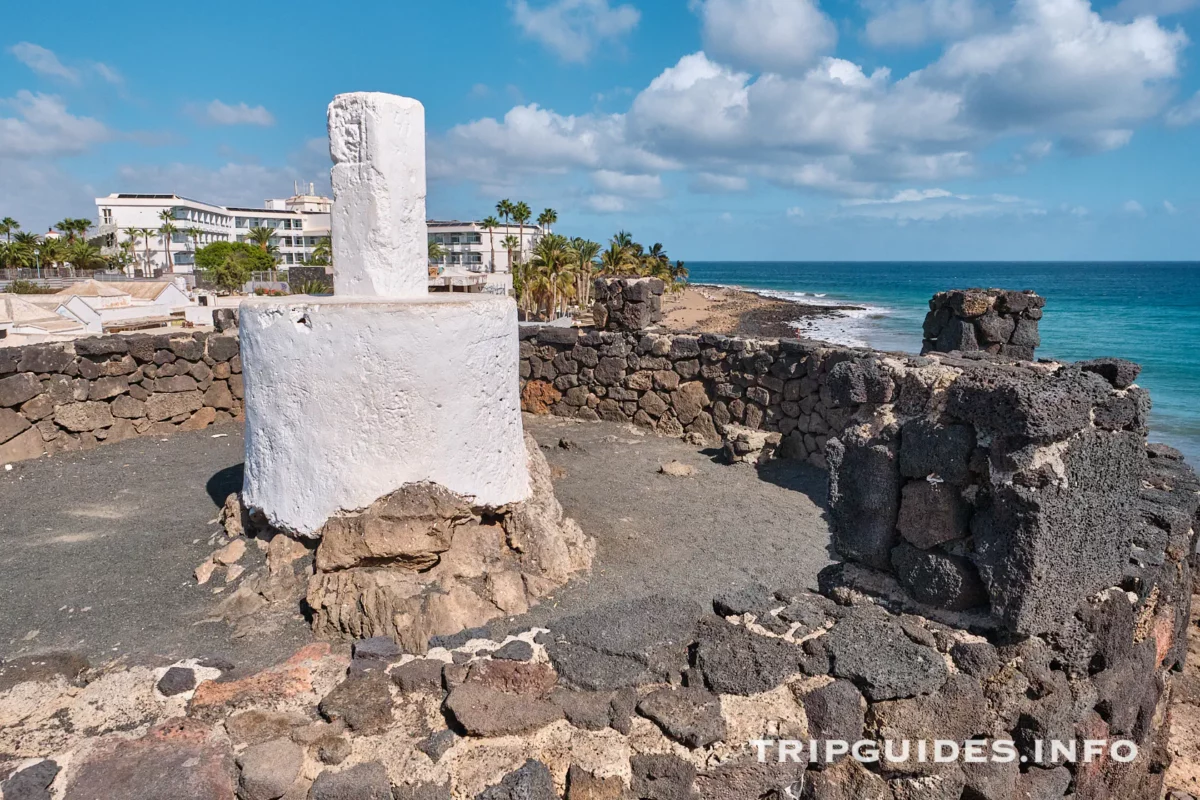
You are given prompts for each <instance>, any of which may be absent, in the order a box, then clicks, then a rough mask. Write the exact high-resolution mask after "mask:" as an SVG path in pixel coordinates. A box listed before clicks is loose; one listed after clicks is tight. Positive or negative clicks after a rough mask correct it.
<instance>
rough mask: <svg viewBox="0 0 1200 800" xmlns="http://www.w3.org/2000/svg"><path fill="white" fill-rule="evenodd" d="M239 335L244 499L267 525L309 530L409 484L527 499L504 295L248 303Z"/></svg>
mask: <svg viewBox="0 0 1200 800" xmlns="http://www.w3.org/2000/svg"><path fill="white" fill-rule="evenodd" d="M345 263H346V262H344V261H342V262H339V263H338V268H339V269H341V268H342V266H343V265H344V264H345ZM240 336H241V347H242V352H241V356H242V364H243V378H244V381H245V408H246V467H245V469H246V475H245V501H246V503H247V504H248V505H250V506H252V507H256V508H260V509H262V510H263V511H264V512H265V513H266V515H267V517H268V518H269V519H270V521H271V523H272V524H274V525H276V526H278V527H280V528H284V529H287V530H290V531H293V532H295V533H297V534H300V535H312V534H313V533H315V532H316V531H317V530H318V529H319V528H320V527H321V525H322V524H323V523H324V522H325V521H326V520H327V519H328V518H329V517H330V516H332V515H333V514H335V513H337V512H338V511H352V510H357V509H362V508H366V507H367V506H369V505H370V504H371V503H373V502H374V501H375V500H377V499H379V498H380V497H383V496H384V495H386V494H389V493H390V492H393V491H395V490H396V489H398V488H399V487H400V486H402V485H403V484H405V483H410V482H414V481H433V482H436V483H439V484H441V485H442V486H445V487H446V488H447V489H450V490H451V491H454V492H458V493H460V494H463V495H468V496H472V497H474V498H475V501H476V502H477V503H478V504H480V505H487V506H499V505H503V504H505V503H511V502H516V501H519V500H523V499H525V498H526V497H527V496H528V495H529V473H528V467H527V464H526V455H525V444H524V440H523V438H522V425H521V411H520V396H519V395H520V386H519V376H518V368H519V361H518V359H519V356H518V341H517V308H516V304H515V303H514V302H513V300H512V299H511V298H507V297H497V296H491V295H454V294H432V295H426V296H425V297H424V298H419V299H411V300H392V299H388V298H339V297H336V296H335V297H330V298H314V299H310V300H306V301H294V300H288V301H280V300H278V299H276V300H249V301H246V302H244V303H243V304H242V306H241V324H240Z"/></svg>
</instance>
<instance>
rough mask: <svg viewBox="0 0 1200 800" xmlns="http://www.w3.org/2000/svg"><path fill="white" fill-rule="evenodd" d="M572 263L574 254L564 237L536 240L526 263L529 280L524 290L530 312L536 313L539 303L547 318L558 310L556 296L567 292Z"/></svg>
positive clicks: (546, 237)
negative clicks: (530, 304) (531, 309)
mask: <svg viewBox="0 0 1200 800" xmlns="http://www.w3.org/2000/svg"><path fill="white" fill-rule="evenodd" d="M574 261H575V254H574V253H573V252H572V250H571V243H570V242H569V241H568V240H567V237H565V236H560V235H559V234H556V233H552V234H550V235H548V236H543V237H541V238H540V239H538V240H537V243H536V244H535V245H534V246H533V257H532V258H531V259H530V261H529V267H530V269H529V280H528V281H527V282H526V291H527V292H528V294H529V299H530V300H531V301H532V302H533V303H534V310H540V308H541V306H542V304H543V301H544V302H545V306H546V311H547V314H548V315H549V314H553V313H554V311H556V310H557V309H558V308H559V305H560V303H559V298H560V296H561V294H560V293H569V292H570V289H571V287H572V286H573V285H574V282H575V275H574V273H573V272H572V264H573V263H574ZM564 276H565V277H564Z"/></svg>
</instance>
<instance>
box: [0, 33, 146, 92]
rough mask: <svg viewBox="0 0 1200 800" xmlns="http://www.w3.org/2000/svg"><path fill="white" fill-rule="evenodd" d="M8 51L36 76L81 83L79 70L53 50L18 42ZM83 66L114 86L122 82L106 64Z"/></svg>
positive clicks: (81, 76) (30, 43)
mask: <svg viewBox="0 0 1200 800" xmlns="http://www.w3.org/2000/svg"><path fill="white" fill-rule="evenodd" d="M8 51H9V52H10V53H12V54H13V56H14V57H15V58H16V59H17V60H18V61H20V62H21V63H22V64H24V65H25V66H27V67H29V68H30V69H31V70H33V71H34V72H35V73H37V74H38V75H42V76H44V77H48V78H57V79H58V80H62V81H66V82H67V83H72V84H79V83H82V81H83V75H82V74H81V72H80V70H79V69H76V68H75V67H68V66H67V65H66V64H64V63H63V62H62V60H61V59H59V57H58V56H57V55H56V54H55V53H54V51H53V50H47V49H46V48H45V47H42V46H41V45H38V44H34V43H32V42H18V43H17V44H14V45H13V46H12V47H10V48H8ZM85 65H86V66H87V67H88V68H90V69H91V70H92V71H93V72H95V73H96V74H97V75H99V76H100V78H101V79H103V80H104V81H106V82H107V83H111V84H113V85H114V86H119V85H120V84H121V83H123V82H124V79H123V78H122V77H121V74H120V73H119V72H117V71H116V70H115V69H113V68H112V67H110V66H109V65H108V64H104V63H101V62H99V61H94V62H85Z"/></svg>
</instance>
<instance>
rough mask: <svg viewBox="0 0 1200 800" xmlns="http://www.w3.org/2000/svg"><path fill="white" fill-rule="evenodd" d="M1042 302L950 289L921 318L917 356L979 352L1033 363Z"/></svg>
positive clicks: (999, 292)
mask: <svg viewBox="0 0 1200 800" xmlns="http://www.w3.org/2000/svg"><path fill="white" fill-rule="evenodd" d="M1045 305H1046V299H1045V298H1044V297H1041V296H1039V295H1037V294H1034V293H1033V292H1031V291H1024V292H1014V291H1007V290H1004V289H955V290H953V291H949V292H938V293H937V294H935V295H934V296H933V299H931V300H930V301H929V313H928V314H927V315H926V316H925V326H924V334H925V341H924V343H923V344H922V346H921V352H922V353H930V352H938V353H951V352H955V351H958V352H962V353H969V352H978V351H983V352H986V353H991V354H993V355H1000V356H1004V357H1006V358H1012V359H1018V360H1021V361H1032V360H1033V351H1034V350H1035V349H1036V348H1037V346H1038V345H1040V344H1041V343H1042V340H1041V337H1040V336H1039V335H1038V320H1040V319H1041V318H1042V309H1043V308H1044V307H1045Z"/></svg>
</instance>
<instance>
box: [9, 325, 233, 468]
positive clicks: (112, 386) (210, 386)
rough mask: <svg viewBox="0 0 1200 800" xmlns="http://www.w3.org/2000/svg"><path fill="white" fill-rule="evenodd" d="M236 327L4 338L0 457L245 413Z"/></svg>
mask: <svg viewBox="0 0 1200 800" xmlns="http://www.w3.org/2000/svg"><path fill="white" fill-rule="evenodd" d="M241 373H242V364H241V358H240V355H239V347H238V340H237V337H236V336H222V335H215V334H208V333H191V332H187V333H184V332H180V333H170V334H160V335H146V334H139V335H127V336H101V337H95V338H86V339H77V340H75V341H74V342H70V343H64V344H41V345H26V346H24V347H10V348H0V464H6V463H9V462H13V461H21V460H23V459H27V458H37V457H39V456H42V455H46V454H49V455H53V454H55V453H61V452H70V451H73V450H87V449H90V448H93V447H95V446H97V445H99V444H112V443H115V442H120V441H124V440H125V439H130V438H133V437H135V436H166V435H170V434H172V433H174V432H175V431H180V430H182V431H189V430H201V429H203V428H206V427H208V426H209V425H212V424H215V423H220V422H225V421H228V420H231V419H237V418H240V417H241V416H242V398H243V385H242V374H241Z"/></svg>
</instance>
